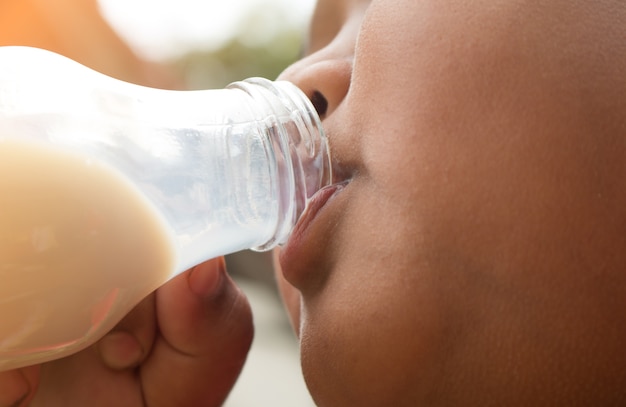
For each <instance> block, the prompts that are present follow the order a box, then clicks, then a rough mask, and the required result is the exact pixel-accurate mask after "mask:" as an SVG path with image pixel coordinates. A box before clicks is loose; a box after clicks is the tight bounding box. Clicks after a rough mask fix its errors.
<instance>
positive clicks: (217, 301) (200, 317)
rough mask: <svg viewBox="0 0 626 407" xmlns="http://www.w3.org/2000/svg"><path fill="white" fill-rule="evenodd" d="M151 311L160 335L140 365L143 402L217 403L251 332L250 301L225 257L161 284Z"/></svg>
mask: <svg viewBox="0 0 626 407" xmlns="http://www.w3.org/2000/svg"><path fill="white" fill-rule="evenodd" d="M156 310H157V319H158V323H159V332H160V335H159V337H157V339H156V341H155V344H154V347H153V351H152V354H151V355H150V357H149V359H148V360H147V361H146V363H145V364H144V365H143V366H142V370H141V380H142V383H143V386H144V396H145V400H146V402H147V404H148V405H149V406H151V407H152V406H191V405H193V406H217V405H221V404H222V402H223V401H224V399H225V398H226V396H227V395H228V393H229V391H230V389H231V387H232V386H233V384H234V382H235V380H236V378H237V376H238V375H239V373H240V371H241V368H242V367H243V364H244V362H245V359H246V355H247V353H248V350H249V349H250V344H251V342H252V336H253V326H252V314H251V311H250V306H249V304H248V301H247V299H246V298H245V296H244V295H243V293H242V292H241V291H240V290H239V289H238V288H237V287H236V286H235V285H234V283H233V282H232V280H231V279H230V278H229V277H228V275H227V274H226V271H225V265H224V259H223V258H219V259H215V260H212V261H210V262H206V263H204V264H201V265H199V266H197V267H195V268H193V269H192V270H190V271H189V272H186V273H183V274H182V275H180V276H178V277H176V278H175V279H173V280H172V281H171V282H170V283H168V284H167V285H165V286H163V287H162V288H161V289H159V290H158V292H157V298H156ZM172 389H174V390H172Z"/></svg>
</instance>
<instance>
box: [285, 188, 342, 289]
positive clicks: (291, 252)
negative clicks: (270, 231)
mask: <svg viewBox="0 0 626 407" xmlns="http://www.w3.org/2000/svg"><path fill="white" fill-rule="evenodd" d="M346 184H347V182H343V183H339V184H333V185H330V186H327V187H325V188H322V189H321V190H319V191H318V192H316V193H315V195H313V197H312V198H311V200H310V201H309V203H308V205H307V207H306V209H305V211H304V213H303V214H302V216H301V217H300V219H299V220H298V222H297V223H296V226H295V227H294V229H293V231H292V232H291V235H290V236H289V240H288V241H287V243H286V244H285V245H284V246H283V247H282V249H281V252H280V264H281V268H282V272H283V274H284V276H285V278H286V279H287V281H289V282H290V283H291V284H292V285H294V286H296V287H298V286H299V285H300V283H302V282H304V281H305V280H306V279H307V277H308V276H307V274H308V273H307V272H306V270H310V269H311V267H308V266H307V265H308V264H310V262H311V261H314V258H316V257H317V256H319V255H320V254H319V251H320V250H321V249H322V247H323V245H317V244H316V242H318V241H319V239H328V236H321V235H322V234H324V235H325V233H324V232H327V230H326V228H322V229H320V228H314V227H313V225H314V223H315V220H316V219H317V218H318V217H319V215H320V214H321V213H322V212H323V209H325V207H326V205H327V204H328V203H329V202H330V201H331V200H332V198H334V197H335V196H336V195H337V194H338V193H340V192H341V191H342V190H343V188H344V187H345V186H346Z"/></svg>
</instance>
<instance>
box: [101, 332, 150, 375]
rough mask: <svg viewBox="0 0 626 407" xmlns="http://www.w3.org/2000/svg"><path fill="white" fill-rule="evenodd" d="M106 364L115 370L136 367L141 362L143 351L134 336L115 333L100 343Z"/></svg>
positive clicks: (125, 333) (126, 333)
mask: <svg viewBox="0 0 626 407" xmlns="http://www.w3.org/2000/svg"><path fill="white" fill-rule="evenodd" d="M98 350H99V352H100V356H101V357H102V360H103V361H104V364H105V365H107V366H108V367H109V368H111V369H114V370H123V369H128V368H131V367H135V366H137V365H138V364H139V362H140V361H141V357H142V355H143V349H142V348H141V344H140V343H139V341H138V340H137V338H135V336H134V335H132V334H130V333H128V332H126V331H113V332H110V333H108V334H107V335H106V336H105V337H104V338H102V339H101V340H100V342H98Z"/></svg>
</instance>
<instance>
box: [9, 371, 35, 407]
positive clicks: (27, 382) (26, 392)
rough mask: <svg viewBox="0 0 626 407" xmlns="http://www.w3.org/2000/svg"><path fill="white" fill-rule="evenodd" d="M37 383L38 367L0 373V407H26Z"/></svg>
mask: <svg viewBox="0 0 626 407" xmlns="http://www.w3.org/2000/svg"><path fill="white" fill-rule="evenodd" d="M38 383H39V366H31V367H27V368H23V369H19V370H10V371H7V372H0V407H18V406H27V405H28V403H29V401H30V400H31V399H32V398H33V397H34V395H35V391H36V390H37V385H38Z"/></svg>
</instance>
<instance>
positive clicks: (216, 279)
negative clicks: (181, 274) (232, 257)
mask: <svg viewBox="0 0 626 407" xmlns="http://www.w3.org/2000/svg"><path fill="white" fill-rule="evenodd" d="M225 272H226V263H225V261H224V258H223V257H219V258H217V259H213V260H210V261H207V262H204V263H202V264H199V265H197V266H196V267H194V268H193V269H192V270H191V273H190V275H189V288H190V289H191V291H193V292H194V293H195V294H196V295H198V296H200V297H207V296H210V295H212V294H214V293H216V292H217V291H218V290H219V287H220V286H221V283H222V278H223V275H224V273H225Z"/></svg>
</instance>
